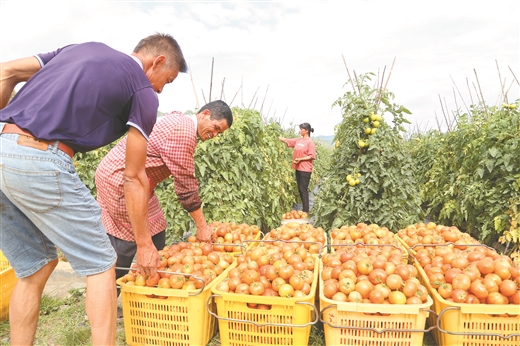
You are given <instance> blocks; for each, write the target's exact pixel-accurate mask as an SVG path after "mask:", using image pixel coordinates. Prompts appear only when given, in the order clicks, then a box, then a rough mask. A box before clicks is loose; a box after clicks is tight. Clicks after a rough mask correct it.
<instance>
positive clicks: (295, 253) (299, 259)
mask: <svg viewBox="0 0 520 346" xmlns="http://www.w3.org/2000/svg"><path fill="white" fill-rule="evenodd" d="M316 261H317V259H316V258H315V257H314V256H312V255H311V253H310V252H309V250H308V249H306V248H305V247H303V246H300V244H297V243H287V242H282V241H276V242H264V241H261V242H260V243H259V245H258V246H255V247H253V248H251V249H249V250H247V251H246V253H245V254H243V255H240V256H238V257H237V266H236V267H235V268H233V269H231V270H230V271H229V272H228V275H227V278H225V279H223V280H222V281H220V282H218V283H217V284H216V286H215V289H216V290H217V291H221V292H231V293H237V294H249V295H253V296H267V297H283V298H292V297H295V298H300V297H304V296H307V295H309V294H310V293H311V286H312V282H313V280H314V275H317V273H315V272H314V268H315V267H316ZM248 306H249V307H251V308H258V309H269V306H267V305H265V304H258V305H257V304H255V303H249V304H248Z"/></svg>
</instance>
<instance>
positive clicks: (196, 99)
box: [188, 62, 200, 109]
mask: <svg viewBox="0 0 520 346" xmlns="http://www.w3.org/2000/svg"><path fill="white" fill-rule="evenodd" d="M188 69H189V70H190V79H191V86H192V87H193V93H194V94H195V101H197V109H200V105H199V97H198V96H197V92H196V91H195V83H194V82H193V76H192V74H191V66H190V63H189V62H188Z"/></svg>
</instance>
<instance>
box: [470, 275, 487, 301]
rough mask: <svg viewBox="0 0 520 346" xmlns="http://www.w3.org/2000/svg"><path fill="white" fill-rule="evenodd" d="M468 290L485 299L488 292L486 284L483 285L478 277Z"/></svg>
mask: <svg viewBox="0 0 520 346" xmlns="http://www.w3.org/2000/svg"><path fill="white" fill-rule="evenodd" d="M469 291H470V292H471V294H474V295H475V296H476V297H477V298H478V299H485V298H487V296H488V294H489V292H488V289H487V287H486V285H484V283H483V282H482V280H480V279H479V280H475V281H473V282H472V283H471V286H470V287H469Z"/></svg>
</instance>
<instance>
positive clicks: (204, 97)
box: [200, 88, 207, 104]
mask: <svg viewBox="0 0 520 346" xmlns="http://www.w3.org/2000/svg"><path fill="white" fill-rule="evenodd" d="M200 91H202V98H203V99H204V104H206V103H207V102H206V96H204V89H202V88H201V89H200Z"/></svg>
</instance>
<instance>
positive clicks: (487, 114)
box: [473, 69, 489, 117]
mask: <svg viewBox="0 0 520 346" xmlns="http://www.w3.org/2000/svg"><path fill="white" fill-rule="evenodd" d="M473 71H474V72H475V78H476V79H477V85H478V90H479V91H480V96H481V97H482V106H483V107H484V112H485V113H486V116H487V117H489V113H488V111H487V107H486V102H485V101H484V95H483V94H482V88H481V87H480V82H479V80H478V76H477V71H476V70H475V69H473Z"/></svg>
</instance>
